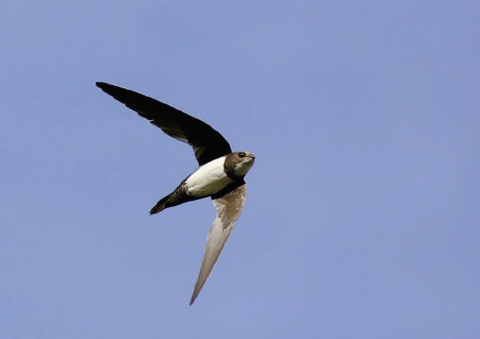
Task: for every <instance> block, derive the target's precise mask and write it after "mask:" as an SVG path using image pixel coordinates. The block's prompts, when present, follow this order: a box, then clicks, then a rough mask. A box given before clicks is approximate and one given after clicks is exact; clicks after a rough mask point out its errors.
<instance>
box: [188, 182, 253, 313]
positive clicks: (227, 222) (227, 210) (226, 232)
mask: <svg viewBox="0 0 480 339" xmlns="http://www.w3.org/2000/svg"><path fill="white" fill-rule="evenodd" d="M242 183H243V184H241V186H237V188H235V189H233V190H232V191H231V192H230V193H227V194H225V195H223V196H222V197H218V198H213V204H214V205H215V207H216V208H217V217H216V218H215V221H214V222H213V225H212V227H211V228H210V231H209V232H208V237H207V247H206V248H205V254H204V256H203V260H202V267H201V268H200V273H199V274H198V279H197V282H196V284H195V289H194V291H193V295H192V299H191V300H190V305H191V304H193V302H194V301H195V298H196V297H197V296H198V294H199V293H200V290H201V289H202V287H203V285H204V284H205V281H207V278H208V276H209V275H210V272H212V269H213V266H214V265H215V263H216V262H217V259H218V257H219V256H220V253H221V252H222V250H223V247H224V246H225V243H226V242H227V240H228V237H229V236H230V233H231V232H232V230H233V227H234V226H235V223H236V222H237V219H238V217H239V216H240V213H241V212H242V209H243V204H244V203H245V198H246V197H247V184H246V183H244V182H242Z"/></svg>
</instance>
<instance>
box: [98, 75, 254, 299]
mask: <svg viewBox="0 0 480 339" xmlns="http://www.w3.org/2000/svg"><path fill="white" fill-rule="evenodd" d="M97 86H98V87H100V88H101V89H102V90H103V91H104V92H106V93H107V94H109V95H111V96H113V97H114V98H115V99H117V100H118V101H120V102H122V103H124V104H125V105H126V106H127V107H128V108H131V109H133V110H135V111H136V112H137V113H138V114H139V115H140V116H142V117H144V118H146V119H148V120H150V122H151V123H152V124H154V125H155V126H157V127H159V128H161V129H162V130H163V131H164V132H165V133H166V134H168V135H169V136H171V137H173V138H175V139H178V140H180V141H182V142H186V143H188V144H190V145H191V146H192V147H193V150H194V152H195V156H196V158H197V161H198V163H199V166H200V167H198V168H197V169H196V170H195V171H194V172H193V173H192V174H190V175H189V176H188V177H187V178H186V179H185V180H183V181H182V182H181V183H180V185H178V187H177V188H176V189H175V190H174V191H173V192H172V193H170V194H169V195H167V196H165V197H164V198H162V199H160V201H158V202H157V204H156V205H155V206H154V207H153V208H152V209H151V210H150V214H156V213H159V212H161V211H163V210H164V209H166V208H169V207H173V206H178V205H180V204H183V203H185V202H189V201H193V200H198V199H202V198H206V197H211V198H212V200H213V204H214V205H215V207H216V208H217V216H216V218H215V220H214V222H213V225H212V227H211V228H210V231H209V233H208V237H207V247H206V249H205V255H204V258H203V260H202V267H201V268H200V273H199V276H198V279H197V283H196V284H195V289H194V292H193V295H192V298H191V301H190V305H191V304H192V303H193V302H194V300H195V298H196V297H197V295H198V294H199V293H200V290H201V288H202V287H203V284H204V283H205V281H206V280H207V278H208V276H209V274H210V272H211V271H212V268H213V266H214V265H215V263H216V261H217V259H218V257H219V255H220V253H221V251H222V249H223V247H224V245H225V243H226V241H227V239H228V237H229V235H230V232H231V231H232V229H233V227H234V225H235V223H236V221H237V219H238V217H239V215H240V213H241V211H242V208H243V204H244V202H245V197H246V186H247V185H246V183H245V181H244V177H245V175H246V174H247V172H248V171H249V170H250V168H251V167H252V165H253V163H254V160H255V156H254V155H253V154H252V153H250V152H232V150H231V148H230V145H229V143H228V142H227V140H225V138H224V137H223V136H222V135H221V134H220V133H218V132H217V131H216V130H214V129H213V128H212V127H211V126H209V125H207V124H206V123H204V122H203V121H201V120H199V119H196V118H194V117H192V116H190V115H188V114H186V113H183V112H181V111H179V110H177V109H175V108H173V107H171V106H169V105H167V104H164V103H162V102H159V101H157V100H155V99H152V98H149V97H146V96H144V95H142V94H139V93H136V92H133V91H130V90H127V89H124V88H121V87H117V86H113V85H110V84H106V83H102V82H97Z"/></svg>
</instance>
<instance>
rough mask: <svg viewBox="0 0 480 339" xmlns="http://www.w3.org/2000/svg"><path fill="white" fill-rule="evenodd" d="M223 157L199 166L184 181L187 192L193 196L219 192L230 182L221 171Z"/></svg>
mask: <svg viewBox="0 0 480 339" xmlns="http://www.w3.org/2000/svg"><path fill="white" fill-rule="evenodd" d="M224 162H225V157H221V158H218V159H215V160H212V161H210V162H208V163H206V164H205V165H203V166H201V167H199V168H198V169H197V170H196V171H195V172H193V173H192V175H190V176H189V177H188V179H187V181H186V182H185V183H186V185H187V189H188V193H190V194H192V195H194V196H197V197H199V196H209V195H212V194H215V193H218V192H220V191H221V190H222V189H223V188H225V186H227V185H228V184H230V183H231V182H232V179H230V178H229V177H228V176H227V175H226V174H225V172H224V171H223V163H224Z"/></svg>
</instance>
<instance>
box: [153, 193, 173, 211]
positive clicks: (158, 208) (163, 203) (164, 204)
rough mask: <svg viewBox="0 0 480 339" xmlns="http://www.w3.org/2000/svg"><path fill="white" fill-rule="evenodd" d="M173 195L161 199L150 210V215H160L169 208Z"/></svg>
mask: <svg viewBox="0 0 480 339" xmlns="http://www.w3.org/2000/svg"><path fill="white" fill-rule="evenodd" d="M170 196H171V194H169V195H167V196H166V197H163V198H162V199H160V200H159V201H158V202H157V204H156V205H155V206H153V208H152V209H151V210H150V215H152V214H156V213H160V212H161V211H163V210H164V209H165V208H167V207H169V206H167V202H168V199H169V198H170Z"/></svg>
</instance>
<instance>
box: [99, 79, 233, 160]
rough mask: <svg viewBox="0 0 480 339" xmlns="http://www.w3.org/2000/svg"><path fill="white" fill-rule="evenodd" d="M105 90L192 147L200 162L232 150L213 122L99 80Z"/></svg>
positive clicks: (100, 85)
mask: <svg viewBox="0 0 480 339" xmlns="http://www.w3.org/2000/svg"><path fill="white" fill-rule="evenodd" d="M97 86H98V87H100V88H101V89H102V90H103V91H104V92H105V93H107V94H109V95H111V96H112V97H114V98H115V99H117V100H118V101H120V102H121V103H123V104H125V106H127V107H128V108H130V109H133V110H134V111H135V112H137V113H138V114H139V115H140V116H141V117H144V118H145V119H148V120H150V122H151V123H152V124H154V125H155V126H157V127H160V128H161V129H162V131H164V132H165V133H166V134H168V135H169V136H171V137H173V138H175V139H177V140H180V141H183V142H186V143H188V144H189V145H190V146H192V147H193V151H194V152H195V157H196V158H197V161H198V164H199V165H203V164H206V163H207V162H209V161H212V160H214V159H217V158H219V157H221V156H224V155H227V154H230V153H232V149H231V148H230V145H229V144H228V141H227V140H225V138H224V137H223V136H222V135H221V134H220V133H218V132H217V131H216V130H214V129H213V128H212V127H211V126H210V125H208V124H206V123H204V122H203V121H201V120H199V119H196V118H194V117H192V116H190V115H188V114H186V113H183V112H182V111H179V110H178V109H176V108H173V107H171V106H169V105H167V104H164V103H163V102H160V101H157V100H155V99H153V98H150V97H147V96H145V95H142V94H140V93H137V92H134V91H131V90H128V89H125V88H121V87H117V86H114V85H110V84H106V83H104V82H97Z"/></svg>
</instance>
